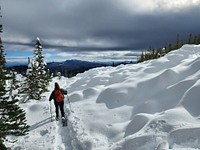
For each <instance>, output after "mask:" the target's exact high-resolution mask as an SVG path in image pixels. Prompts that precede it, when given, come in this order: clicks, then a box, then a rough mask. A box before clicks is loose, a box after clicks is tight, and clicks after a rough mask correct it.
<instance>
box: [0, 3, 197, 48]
mask: <svg viewBox="0 0 200 150" xmlns="http://www.w3.org/2000/svg"><path fill="white" fill-rule="evenodd" d="M193 1H194V0H193ZM193 1H189V0H185V3H186V4H185V5H186V6H185V5H184V4H181V3H180V4H179V5H176V3H174V2H177V3H178V2H179V1H178V0H175V1H173V3H172V2H169V1H166V0H159V1H158V0H149V1H147V2H148V3H147V4H146V3H144V2H137V1H136V0H124V1H123V0H109V1H108V0H84V1H81V0H59V1H56V0H42V1H41V0H33V1H27V0H17V1H16V0H1V3H2V15H3V18H2V23H3V26H4V34H3V38H4V42H5V43H6V44H11V45H16V44H19V45H20V44H21V45H26V46H27V45H30V46H31V45H33V44H34V40H35V38H36V37H37V36H39V37H40V38H41V39H42V41H43V44H44V45H43V47H46V48H48V49H51V48H53V49H59V50H62V51H64V50H73V51H74V50H127V49H131V50H138V49H146V48H149V47H150V46H152V47H160V46H163V45H164V44H165V42H172V41H175V39H176V34H177V33H179V34H180V36H181V37H183V38H186V37H187V36H188V35H189V33H193V34H199V32H200V30H199V26H200V19H199V18H200V9H199V8H200V2H199V1H197V0H196V1H195V2H196V3H195V4H194V5H192V4H191V3H193ZM188 2H190V3H188ZM142 3H143V4H142ZM170 3H171V4H170ZM182 5H183V6H182Z"/></svg>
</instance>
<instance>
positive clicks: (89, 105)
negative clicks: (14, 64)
mask: <svg viewBox="0 0 200 150" xmlns="http://www.w3.org/2000/svg"><path fill="white" fill-rule="evenodd" d="M199 56H200V45H184V46H183V47H182V48H180V49H178V50H176V51H173V52H170V53H168V54H167V55H165V56H164V57H162V58H159V59H157V60H151V61H146V62H143V63H140V64H134V65H120V66H118V67H101V68H95V69H92V70H89V71H87V72H85V73H83V74H78V75H77V76H76V77H73V78H70V79H66V78H64V77H62V79H61V80H58V79H57V78H54V80H53V81H52V83H51V85H50V87H49V88H50V89H51V90H52V89H53V84H54V82H55V81H56V82H59V83H60V85H61V87H62V88H65V89H67V90H68V96H69V99H70V101H71V105H72V109H73V112H70V110H69V105H68V104H67V103H68V101H67V98H66V99H65V102H66V112H68V115H69V126H68V127H67V128H62V127H61V126H59V125H58V124H56V123H55V122H53V123H52V122H50V121H49V120H48V117H47V114H48V113H47V110H48V96H49V93H46V94H45V96H46V99H44V100H43V101H42V103H43V105H45V106H39V105H41V104H42V103H41V102H36V104H37V105H36V104H35V106H30V105H33V102H30V103H29V104H25V105H26V106H22V107H24V108H25V109H27V107H28V108H29V109H28V112H30V111H31V113H32V114H34V115H40V116H41V118H43V119H42V120H43V121H44V120H45V119H46V123H45V124H42V122H41V123H40V125H39V127H38V126H36V125H37V122H38V119H33V117H32V116H30V115H29V113H28V115H27V119H28V121H29V123H30V124H33V125H32V126H31V129H32V130H31V131H30V135H31V134H32V135H36V134H38V133H40V136H41V137H43V138H44V137H45V136H47V135H48V137H50V138H48V139H51V138H52V137H54V138H52V141H49V142H47V143H48V144H47V143H45V142H44V143H43V147H42V149H52V150H53V149H74V150H163V149H164V150H168V149H173V150H180V149H182V150H185V149H187V150H196V149H200V136H199V135H200V119H199V116H200V109H199V108H200V71H199V70H200V57H199ZM44 107H45V109H43V108H44ZM38 109H39V110H38ZM41 110H42V111H43V112H44V111H46V115H44V114H37V113H38V112H41ZM48 115H49V114H48ZM31 119H32V122H31V121H30V120H31ZM34 124H36V125H34ZM54 126H55V127H54ZM52 128H55V129H56V130H55V132H53V131H52ZM54 134H55V135H54ZM57 135H59V136H57ZM22 139H23V138H19V141H18V142H17V144H18V146H19V147H20V148H22V149H23V148H27V147H28V145H29V144H27V146H24V147H23V146H21V145H20V144H21V143H20V141H21V140H22ZM55 139H56V140H55ZM26 141H27V143H29V142H32V141H37V140H35V139H34V138H31V137H28V138H26ZM69 141H70V142H69ZM55 143H57V144H55ZM23 144H24V143H23ZM49 144H51V146H52V147H51V146H48V145H49ZM59 145H61V146H59ZM29 146H30V145H29ZM39 148H41V147H39Z"/></svg>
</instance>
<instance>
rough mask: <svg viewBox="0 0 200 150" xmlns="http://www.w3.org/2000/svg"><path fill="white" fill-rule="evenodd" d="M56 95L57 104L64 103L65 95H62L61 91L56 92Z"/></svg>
mask: <svg viewBox="0 0 200 150" xmlns="http://www.w3.org/2000/svg"><path fill="white" fill-rule="evenodd" d="M54 94H55V99H56V102H62V101H64V95H63V94H62V92H61V90H55V91H54Z"/></svg>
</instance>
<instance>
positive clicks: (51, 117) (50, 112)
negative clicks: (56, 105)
mask: <svg viewBox="0 0 200 150" xmlns="http://www.w3.org/2000/svg"><path fill="white" fill-rule="evenodd" d="M49 103H50V114H51V122H52V121H53V119H52V110H51V101H49Z"/></svg>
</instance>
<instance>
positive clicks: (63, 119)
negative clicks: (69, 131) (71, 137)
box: [62, 117, 67, 127]
mask: <svg viewBox="0 0 200 150" xmlns="http://www.w3.org/2000/svg"><path fill="white" fill-rule="evenodd" d="M62 125H63V127H65V126H67V117H62Z"/></svg>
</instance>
